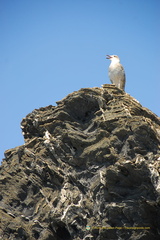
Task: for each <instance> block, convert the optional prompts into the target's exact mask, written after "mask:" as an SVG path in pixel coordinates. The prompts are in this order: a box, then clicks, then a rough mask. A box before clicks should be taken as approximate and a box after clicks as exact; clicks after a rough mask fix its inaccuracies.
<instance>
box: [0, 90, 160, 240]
mask: <svg viewBox="0 0 160 240" xmlns="http://www.w3.org/2000/svg"><path fill="white" fill-rule="evenodd" d="M21 128H22V132H23V135H24V140H25V144H24V145H22V146H19V147H16V148H14V149H10V150H7V151H6V152H5V159H4V160H3V163H2V166H1V170H0V173H1V176H0V178H1V181H0V189H1V193H0V218H1V225H0V239H3V240H8V239H11V240H12V239H14V240H15V239H16V240H25V239H27V240H28V239H31V240H32V239H38V240H72V239H73V240H128V239H129V240H151V239H157V240H158V239H160V178H159V173H160V120H159V118H158V117H157V116H156V115H155V114H153V113H152V112H151V111H149V110H148V109H146V108H144V107H142V106H141V105H140V104H139V103H138V101H136V100H135V99H134V98H132V97H131V96H130V95H128V94H126V93H125V92H123V91H121V90H120V89H118V88H116V87H115V86H113V85H104V86H103V87H102V88H85V89H81V90H79V91H77V92H73V93H71V94H69V95H68V96H67V97H66V98H64V99H62V100H61V101H59V102H57V106H56V107H55V106H48V107H45V108H40V109H35V110H34V111H33V112H32V113H30V114H28V115H27V116H26V117H25V118H24V119H23V120H22V123H21ZM158 229H159V230H158Z"/></svg>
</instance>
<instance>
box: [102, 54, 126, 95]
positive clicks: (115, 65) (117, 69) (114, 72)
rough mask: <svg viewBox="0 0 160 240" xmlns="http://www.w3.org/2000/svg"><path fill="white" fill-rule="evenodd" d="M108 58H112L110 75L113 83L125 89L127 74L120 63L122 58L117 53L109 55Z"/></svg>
mask: <svg viewBox="0 0 160 240" xmlns="http://www.w3.org/2000/svg"><path fill="white" fill-rule="evenodd" d="M106 58H107V59H110V60H111V64H110V65H109V69H108V75H109V78H110V80H111V83H113V84H115V86H116V87H118V88H120V89H122V90H124V88H125V82H126V76H125V71H124V68H123V66H122V65H121V64H120V59H119V57H118V56H117V55H107V56H106Z"/></svg>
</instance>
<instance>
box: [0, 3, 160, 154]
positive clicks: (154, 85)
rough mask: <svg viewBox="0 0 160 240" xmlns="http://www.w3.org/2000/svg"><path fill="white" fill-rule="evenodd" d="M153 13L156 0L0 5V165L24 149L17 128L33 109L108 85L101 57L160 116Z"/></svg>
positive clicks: (159, 17)
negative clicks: (114, 59) (114, 63)
mask: <svg viewBox="0 0 160 240" xmlns="http://www.w3.org/2000/svg"><path fill="white" fill-rule="evenodd" d="M159 13H160V1H159V0H23V1H22V0H0V79H1V80H0V83H1V87H0V92H1V94H0V96H1V101H0V104H1V118H0V128H1V129H0V133H1V134H0V159H2V158H3V157H4V155H3V152H4V151H5V150H7V149H10V148H14V147H16V146H19V145H22V144H24V141H23V136H22V134H21V129H20V122H21V120H22V118H24V117H25V116H26V115H27V114H28V113H30V112H31V111H33V110H34V109H35V108H40V107H45V106H48V105H50V104H51V105H56V103H55V102H56V101H58V100H60V99H62V98H63V97H65V96H66V95H67V94H69V93H71V92H73V91H76V90H79V89H80V88H87V87H90V88H92V87H101V85H102V84H104V83H110V81H109V78H108V66H109V63H110V62H109V60H106V59H105V55H106V54H116V55H118V56H119V57H120V59H121V63H122V64H123V66H124V68H125V71H126V77H127V82H126V92H127V93H129V94H130V95H131V96H133V97H134V98H136V99H137V100H138V101H139V102H140V103H141V104H142V105H143V106H144V107H147V108H149V109H150V110H151V111H153V112H154V113H156V114H157V115H160V93H159V92H160V66H159V63H160V14H159Z"/></svg>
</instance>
